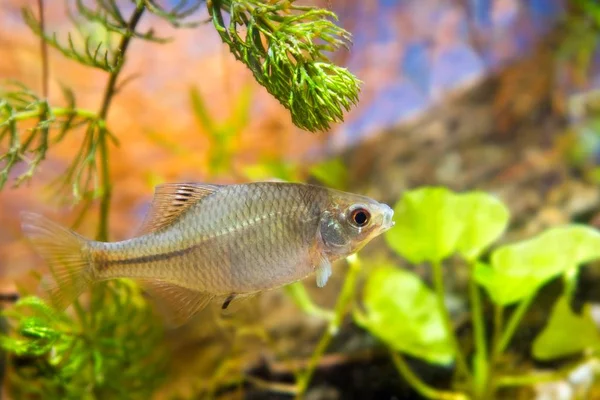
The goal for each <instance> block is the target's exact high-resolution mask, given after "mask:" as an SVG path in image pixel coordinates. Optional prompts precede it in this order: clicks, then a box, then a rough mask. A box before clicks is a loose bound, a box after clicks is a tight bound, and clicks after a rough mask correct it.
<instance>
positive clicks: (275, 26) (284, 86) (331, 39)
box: [209, 0, 360, 131]
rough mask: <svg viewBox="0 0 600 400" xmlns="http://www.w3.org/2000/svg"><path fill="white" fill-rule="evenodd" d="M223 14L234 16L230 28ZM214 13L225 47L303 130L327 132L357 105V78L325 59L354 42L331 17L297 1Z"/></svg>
mask: <svg viewBox="0 0 600 400" xmlns="http://www.w3.org/2000/svg"><path fill="white" fill-rule="evenodd" d="M223 10H225V11H226V12H228V13H229V17H230V22H229V23H228V24H227V23H226V22H225V18H224V16H223ZM209 11H210V13H211V16H212V21H213V24H214V26H215V28H216V29H217V32H219V35H220V36H221V39H222V40H223V42H225V43H227V44H228V45H229V48H230V50H231V52H232V53H233V54H234V56H235V57H236V58H237V59H238V60H240V61H242V62H243V63H244V64H246V66H248V68H249V69H250V70H251V71H252V73H253V74H254V77H255V79H256V81H257V82H258V83H260V84H261V85H263V86H264V87H265V88H266V89H267V90H268V91H269V93H271V94H272V95H273V96H274V97H275V98H276V99H277V100H279V102H280V103H281V104H282V105H283V106H285V107H286V108H287V109H289V110H290V112H291V114H292V121H293V122H294V124H295V125H297V126H298V127H300V128H302V129H307V130H309V131H316V130H323V129H328V128H329V127H330V124H331V123H334V122H339V121H342V120H343V111H344V110H348V109H349V108H350V107H351V106H352V105H353V104H356V103H357V102H358V92H359V84H360V82H359V81H358V79H357V78H356V77H354V76H353V75H352V74H351V73H350V72H348V70H346V69H345V68H341V67H338V66H336V65H334V64H332V63H331V62H330V60H329V58H328V57H327V56H326V55H325V52H333V51H335V50H337V49H338V48H340V47H344V46H347V45H348V43H349V40H350V34H349V33H348V32H346V31H345V30H344V29H342V28H340V27H338V26H336V25H335V24H334V23H333V22H332V21H331V20H330V18H335V14H333V13H332V12H330V11H327V10H323V9H319V8H315V7H309V6H298V5H296V4H295V1H294V0H276V1H270V2H268V3H266V2H264V1H261V0H246V1H235V0H213V1H211V2H210V3H209ZM242 30H244V31H245V34H241V33H240V32H241V31H242Z"/></svg>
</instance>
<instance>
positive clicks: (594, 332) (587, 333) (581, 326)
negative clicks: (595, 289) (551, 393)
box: [532, 296, 600, 361]
mask: <svg viewBox="0 0 600 400" xmlns="http://www.w3.org/2000/svg"><path fill="white" fill-rule="evenodd" d="M598 346H600V332H599V331H598V327H597V326H596V323H595V322H594V320H593V318H592V315H591V310H590V305H589V304H586V305H585V306H584V307H583V310H582V313H581V315H577V314H575V313H574V312H573V311H572V310H571V307H570V306H569V300H568V298H567V297H566V296H563V297H561V298H560V299H558V301H557V302H556V304H554V308H553V309H552V314H550V319H549V320H548V324H547V325H546V327H545V328H544V330H543V331H542V332H541V333H540V334H539V335H538V337H537V338H536V339H535V341H534V342H533V349H532V351H533V356H534V357H535V358H537V359H538V360H542V361H547V360H552V359H555V358H560V357H566V356H570V355H574V354H577V353H580V352H582V351H584V350H586V349H590V348H598Z"/></svg>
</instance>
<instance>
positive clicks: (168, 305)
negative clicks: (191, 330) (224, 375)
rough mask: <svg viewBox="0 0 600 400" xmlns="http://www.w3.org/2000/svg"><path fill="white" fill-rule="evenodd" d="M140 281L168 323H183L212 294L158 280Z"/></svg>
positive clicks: (202, 305) (203, 305)
mask: <svg viewBox="0 0 600 400" xmlns="http://www.w3.org/2000/svg"><path fill="white" fill-rule="evenodd" d="M140 283H141V284H142V286H143V287H144V289H146V290H147V291H148V294H149V295H150V296H151V297H152V299H153V300H154V301H155V302H156V304H157V306H158V308H159V310H160V311H161V313H162V314H164V316H165V318H166V319H167V321H168V323H169V325H171V326H174V327H176V326H179V325H183V324H184V323H185V322H186V321H187V320H189V319H190V318H191V317H192V316H193V315H194V314H196V313H198V312H199V311H200V310H202V309H203V308H204V307H206V305H207V304H208V303H209V302H210V300H211V299H212V297H213V296H211V295H210V294H207V293H203V292H198V291H195V290H191V289H187V288H184V287H181V286H178V285H174V284H172V283H169V282H165V281H160V280H141V281H140Z"/></svg>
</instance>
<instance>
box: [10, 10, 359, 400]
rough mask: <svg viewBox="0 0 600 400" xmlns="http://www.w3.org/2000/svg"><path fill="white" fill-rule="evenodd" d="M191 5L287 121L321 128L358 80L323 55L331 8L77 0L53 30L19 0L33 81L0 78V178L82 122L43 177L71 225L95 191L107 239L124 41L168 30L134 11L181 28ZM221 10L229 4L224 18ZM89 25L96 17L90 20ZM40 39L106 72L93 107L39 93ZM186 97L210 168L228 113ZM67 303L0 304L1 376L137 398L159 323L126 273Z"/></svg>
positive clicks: (29, 165) (27, 384) (23, 389)
mask: <svg viewBox="0 0 600 400" xmlns="http://www.w3.org/2000/svg"><path fill="white" fill-rule="evenodd" d="M66 3H67V2H66ZM67 6H68V4H67ZM203 6H206V8H207V10H208V12H209V14H210V15H211V21H212V23H213V25H214V27H215V28H216V30H217V32H218V33H219V35H220V37H221V38H222V39H223V41H224V42H225V43H226V44H227V45H228V46H229V48H230V50H231V51H232V53H233V54H234V55H235V56H236V57H237V58H238V59H239V60H241V61H242V62H243V63H244V64H246V65H247V66H248V68H250V70H251V71H252V73H253V75H254V77H255V78H256V80H257V81H258V83H260V84H261V85H263V86H264V87H265V88H266V89H267V90H268V91H269V93H271V94H272V95H273V96H274V97H275V98H277V99H278V100H279V102H280V103H281V104H282V105H283V106H285V107H286V108H288V109H289V110H290V112H291V115H292V120H293V122H294V123H295V124H296V125H297V126H299V127H301V128H303V129H306V130H309V131H318V130H323V129H327V128H329V126H330V124H331V123H335V122H339V121H341V120H342V119H343V111H344V110H347V109H348V108H349V107H350V106H351V105H352V104H354V103H356V101H357V99H358V91H359V83H360V82H359V81H358V79H357V78H356V77H354V76H353V75H352V74H350V73H349V72H348V71H347V70H346V69H344V68H341V67H338V66H336V65H334V64H332V63H331V62H330V60H329V59H328V57H327V55H326V54H327V53H328V52H331V51H334V50H336V49H337V48H339V47H340V46H346V45H348V43H349V38H350V35H349V33H348V32H346V31H345V30H343V29H342V28H340V27H338V26H337V25H335V24H334V23H333V21H332V20H333V19H335V15H334V14H333V13H331V12H329V11H326V10H322V9H320V8H317V7H310V6H297V5H296V4H295V1H294V0H277V1H271V2H269V3H268V4H263V3H262V2H258V1H255V0H240V1H216V0H215V1H202V0H182V1H180V2H178V3H177V4H176V5H174V6H173V7H172V8H165V7H163V6H161V5H159V4H158V2H155V1H153V0H136V1H132V2H131V4H123V3H122V2H117V1H115V0H106V1H96V2H92V3H90V2H83V1H80V0H77V1H75V2H74V10H70V18H71V20H72V21H73V24H74V27H75V29H74V31H73V33H69V34H68V35H67V37H66V39H65V38H59V37H58V35H56V34H53V33H50V32H48V31H47V29H46V26H45V20H44V2H43V0H38V10H37V14H38V16H36V15H35V14H36V13H35V12H34V11H33V10H31V9H29V8H25V9H23V11H22V16H23V19H24V22H25V23H26V24H27V25H28V26H29V27H30V28H31V31H32V32H33V33H34V34H36V35H37V36H38V37H39V38H40V43H41V46H40V49H41V53H42V57H41V60H42V61H41V75H42V88H41V91H40V92H41V93H38V92H36V91H35V90H33V89H31V88H29V87H27V86H25V85H23V84H22V83H19V82H6V83H3V84H2V85H1V86H0V150H1V153H0V190H2V189H4V188H5V187H6V185H7V183H8V182H9V180H11V179H12V178H13V177H14V178H15V179H14V184H15V185H16V186H18V185H21V184H22V183H24V182H26V181H28V180H30V179H32V178H33V177H34V175H35V173H36V172H37V170H38V167H39V166H40V165H41V164H42V163H43V161H44V160H45V158H46V156H47V153H48V151H49V149H51V148H52V147H53V146H56V145H57V144H58V143H60V142H62V141H63V140H64V139H65V138H66V137H67V136H72V135H70V133H72V132H75V131H80V132H83V133H84V134H83V135H81V136H80V137H81V138H82V139H81V142H80V143H79V147H78V149H77V150H76V152H75V153H74V156H73V158H72V159H71V160H70V165H69V167H68V168H67V170H66V171H65V172H64V173H63V174H61V175H60V178H59V180H58V181H57V182H56V183H55V184H54V185H52V187H53V188H55V189H56V195H57V196H59V195H60V196H65V195H66V196H65V198H67V199H69V200H71V201H72V203H74V204H80V205H81V207H80V209H81V212H80V214H79V215H78V216H77V217H76V218H75V223H74V225H77V224H78V223H79V222H80V221H81V220H82V218H84V217H86V216H87V215H88V210H89V209H90V207H91V206H92V204H94V203H96V202H98V203H99V207H98V208H99V215H98V225H97V226H98V228H97V232H96V239H97V240H101V241H106V240H108V238H109V225H108V221H109V219H108V216H109V213H110V206H111V197H112V181H111V176H110V173H109V163H110V162H111V157H110V148H111V146H118V145H119V138H117V137H116V136H115V135H114V134H113V130H112V129H111V126H110V125H109V124H108V123H107V117H108V115H109V113H110V110H111V106H112V104H113V101H114V98H115V96H117V95H118V94H119V93H120V92H122V91H123V90H124V89H125V86H126V85H127V83H128V82H129V81H130V80H131V79H132V77H126V76H123V73H122V72H123V68H124V66H125V65H126V63H127V61H128V59H129V57H130V52H129V49H130V47H131V43H132V42H133V41H138V40H141V41H148V42H153V43H156V44H157V45H160V44H161V43H164V42H166V41H168V40H170V39H169V38H164V37H161V36H159V35H158V34H157V33H156V32H155V30H153V29H148V30H141V28H140V21H142V20H143V19H144V18H145V17H146V16H148V15H153V16H154V17H155V18H160V19H163V20H166V21H168V22H169V23H170V24H171V25H173V26H174V27H176V28H190V27H194V26H197V25H198V24H199V23H200V22H198V21H193V20H192V18H194V17H195V16H197V12H198V11H199V10H200V9H201V8H202V7H203ZM224 14H229V15H228V17H227V18H225V16H224ZM226 19H227V20H228V21H229V22H225V21H226ZM91 25H93V26H94V27H97V28H98V29H96V30H94V31H93V32H90V29H89V26H91ZM243 31H245V32H246V33H243ZM98 32H100V33H98ZM48 47H52V48H54V49H56V50H57V51H58V52H60V54H62V56H64V57H65V58H68V59H70V60H72V61H73V62H75V63H78V64H81V65H84V66H87V67H90V68H94V69H98V70H101V71H103V72H105V73H106V84H105V88H104V92H103V96H102V98H101V100H100V103H99V104H98V107H97V108H96V109H83V108H81V107H79V106H78V103H77V93H75V92H74V91H73V90H71V89H69V88H66V87H65V88H63V94H64V98H65V102H64V103H65V104H64V105H60V106H58V105H54V104H50V103H49V101H48V91H49V78H48V76H49V71H48V68H49V66H48V57H47V52H48ZM159 48H160V47H159ZM191 97H192V101H193V105H194V111H195V112H196V115H197V116H198V118H199V121H200V122H201V123H204V124H206V126H207V127H208V128H207V131H208V132H209V134H212V136H211V140H212V144H213V146H214V148H215V151H214V152H213V159H212V160H211V165H213V166H214V170H213V172H214V173H217V172H219V171H222V169H223V167H224V166H227V165H228V157H229V156H230V153H231V148H230V145H229V143H230V140H231V138H232V137H233V136H235V135H236V134H237V132H239V124H233V125H226V126H217V125H216V124H214V121H212V120H210V119H208V118H202V117H206V115H202V110H201V108H202V107H201V105H200V100H199V97H198V96H197V93H196V92H195V91H192V96H191ZM247 105H248V101H247V97H246V101H245V102H244V101H243V99H242V102H241V103H240V105H239V108H240V111H239V112H240V113H244V112H245V110H246V111H247ZM22 165H24V166H25V169H24V172H22V173H21V172H19V170H20V169H21V166H22ZM21 170H22V169H21ZM74 309H75V314H74V315H73V316H72V315H71V314H69V313H63V312H58V311H55V310H52V309H50V308H49V307H48V306H46V305H45V304H44V303H43V302H41V301H40V300H39V299H38V298H36V297H25V298H23V299H21V300H20V301H19V302H18V303H17V304H16V305H15V306H14V307H13V308H11V309H10V310H8V311H6V312H5V315H6V317H8V318H9V321H10V322H11V332H9V333H8V334H2V335H0V348H1V349H4V350H6V351H7V352H8V353H9V354H10V355H11V359H12V360H13V363H12V364H13V369H14V372H15V373H14V374H12V373H11V374H10V381H11V388H12V392H13V393H14V394H15V396H18V397H28V398H29V396H31V395H36V394H37V395H38V396H40V395H42V394H43V396H44V398H52V397H54V398H98V397H102V398H105V397H106V396H109V397H113V396H116V397H124V396H125V392H126V393H127V396H128V398H130V397H131V396H133V397H140V398H147V396H148V395H149V394H150V393H151V392H152V390H153V389H154V388H155V387H156V385H158V384H159V383H160V379H158V377H159V376H160V375H161V372H160V371H161V367H162V366H163V362H162V361H161V359H160V357H159V356H157V355H155V354H154V352H153V351H151V349H156V347H157V343H158V340H159V338H160V337H161V332H162V327H161V325H160V324H157V323H156V321H155V319H154V317H153V316H152V315H151V313H149V311H148V308H147V306H146V302H145V300H144V299H143V298H142V297H141V296H140V295H139V293H138V289H137V288H136V287H135V286H132V285H131V284H129V283H126V282H121V283H114V284H108V285H105V284H101V285H96V286H95V287H94V289H93V291H92V293H91V300H90V302H89V304H87V305H86V307H83V305H82V304H80V303H79V302H76V303H75V305H74ZM138 336H139V337H143V339H141V340H140V339H139V338H138ZM144 366H146V367H147V369H142V368H143V367H144ZM123 391H125V392H123Z"/></svg>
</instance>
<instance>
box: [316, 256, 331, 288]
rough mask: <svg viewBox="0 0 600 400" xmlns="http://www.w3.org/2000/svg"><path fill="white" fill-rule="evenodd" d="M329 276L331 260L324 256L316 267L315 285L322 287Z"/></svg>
mask: <svg viewBox="0 0 600 400" xmlns="http://www.w3.org/2000/svg"><path fill="white" fill-rule="evenodd" d="M330 276H331V262H329V260H328V259H326V258H321V263H320V264H319V265H318V266H317V268H316V278H317V286H318V287H323V286H325V284H326V283H327V280H329V277H330Z"/></svg>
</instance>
